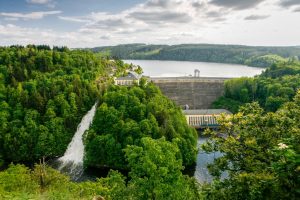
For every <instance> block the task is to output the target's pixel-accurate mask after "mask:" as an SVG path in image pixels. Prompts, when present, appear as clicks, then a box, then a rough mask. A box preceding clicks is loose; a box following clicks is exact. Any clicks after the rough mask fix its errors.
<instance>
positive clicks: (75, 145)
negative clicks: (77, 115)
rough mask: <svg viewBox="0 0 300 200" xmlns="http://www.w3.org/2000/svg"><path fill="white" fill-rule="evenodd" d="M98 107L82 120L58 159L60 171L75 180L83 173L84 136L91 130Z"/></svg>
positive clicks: (92, 109) (93, 108) (94, 107)
mask: <svg viewBox="0 0 300 200" xmlns="http://www.w3.org/2000/svg"><path fill="white" fill-rule="evenodd" d="M96 107H97V103H95V105H94V106H93V107H92V108H91V110H90V111H89V112H88V113H87V114H86V115H85V116H84V117H83V118H82V120H81V122H80V124H79V125H78V127H77V131H76V133H75V134H74V136H73V138H72V141H71V142H70V144H69V145H68V148H67V150H66V152H65V154H64V155H63V156H62V157H60V158H59V159H58V163H59V166H58V170H59V171H61V172H64V173H66V174H68V175H70V177H71V178H72V179H73V180H78V179H79V178H80V176H81V175H82V173H83V156H84V145H83V141H82V135H83V134H84V132H85V131H86V130H87V129H89V127H90V125H91V123H92V121H93V118H94V115H95V112H96Z"/></svg>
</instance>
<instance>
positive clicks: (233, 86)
mask: <svg viewBox="0 0 300 200" xmlns="http://www.w3.org/2000/svg"><path fill="white" fill-rule="evenodd" d="M299 74H300V63H299V62H295V61H293V62H291V63H286V64H276V65H275V64H274V65H272V66H271V67H270V68H267V69H266V70H265V71H264V72H263V73H262V74H261V75H260V76H257V77H254V78H245V77H243V78H236V79H231V80H228V81H226V82H225V94H224V97H221V98H219V99H218V100H217V101H216V102H214V103H213V106H214V107H216V108H227V109H229V110H230V111H232V112H234V113H236V112H237V106H240V105H241V104H245V103H250V102H253V101H258V102H259V104H260V105H261V106H262V107H263V108H264V109H265V110H267V111H273V112H274V111H276V110H277V109H278V108H280V107H281V106H282V105H283V104H284V103H286V102H288V101H291V100H292V98H293V97H294V95H295V93H296V91H297V89H299V88H300V75H299Z"/></svg>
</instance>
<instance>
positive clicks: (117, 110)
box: [85, 83, 197, 169]
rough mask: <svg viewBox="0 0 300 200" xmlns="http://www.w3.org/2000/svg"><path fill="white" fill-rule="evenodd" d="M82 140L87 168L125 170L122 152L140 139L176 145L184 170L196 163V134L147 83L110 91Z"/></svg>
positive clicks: (167, 101) (155, 88)
mask: <svg viewBox="0 0 300 200" xmlns="http://www.w3.org/2000/svg"><path fill="white" fill-rule="evenodd" d="M86 137H87V138H86V140H85V144H86V154H85V164H86V165H87V166H108V167H111V168H118V169H120V168H127V163H126V161H125V152H124V151H123V149H124V148H126V146H127V145H138V146H139V145H141V140H142V138H143V137H151V138H154V139H159V138H161V137H165V138H166V140H167V141H172V142H173V143H176V144H177V145H178V147H179V149H180V152H179V153H178V155H177V156H178V158H180V159H182V160H183V165H184V166H187V165H192V164H194V163H195V160H196V153H197V149H196V144H197V134H196V131H195V130H194V129H192V128H190V127H188V125H187V122H186V119H185V117H184V115H183V114H182V111H181V109H180V108H179V107H177V106H175V104H174V103H173V102H172V101H170V100H169V99H167V98H166V97H165V96H163V95H162V94H161V92H160V90H159V89H158V87H156V86H154V85H153V84H151V83H149V84H147V85H140V86H135V87H124V86H112V87H110V88H109V89H108V91H107V92H106V93H105V94H104V96H103V98H102V99H101V103H100V105H99V107H98V109H97V111H96V115H95V118H94V121H93V124H92V127H91V128H90V130H89V131H88V133H87V136H86Z"/></svg>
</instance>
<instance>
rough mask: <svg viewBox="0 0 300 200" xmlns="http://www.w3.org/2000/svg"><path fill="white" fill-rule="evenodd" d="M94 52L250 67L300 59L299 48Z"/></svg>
mask: <svg viewBox="0 0 300 200" xmlns="http://www.w3.org/2000/svg"><path fill="white" fill-rule="evenodd" d="M91 50H92V51H94V52H103V53H104V52H105V53H108V54H109V55H110V56H112V57H117V58H120V59H137V60H142V59H145V60H178V61H202V62H218V63H233V64H247V65H249V66H256V67H267V66H270V65H272V64H273V63H274V62H277V61H280V62H282V61H288V60H290V59H296V60H299V59H300V47H299V46H293V47H263V46H243V45H215V44H180V45H147V44H140V43H137V44H125V45H117V46H104V47H95V48H92V49H91Z"/></svg>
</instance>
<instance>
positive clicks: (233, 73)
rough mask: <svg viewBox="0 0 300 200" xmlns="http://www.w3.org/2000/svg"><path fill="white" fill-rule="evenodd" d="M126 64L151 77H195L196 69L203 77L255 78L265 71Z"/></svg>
mask: <svg viewBox="0 0 300 200" xmlns="http://www.w3.org/2000/svg"><path fill="white" fill-rule="evenodd" d="M124 62H126V63H132V64H134V65H139V66H141V67H142V68H143V70H144V75H145V76H151V77H178V76H189V75H194V70H195V69H198V70H200V76H202V77H242V76H247V77H253V76H255V75H259V74H260V73H261V72H262V71H263V70H264V69H263V68H257V67H249V66H246V65H237V64H224V63H208V62H189V61H163V60H124Z"/></svg>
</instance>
